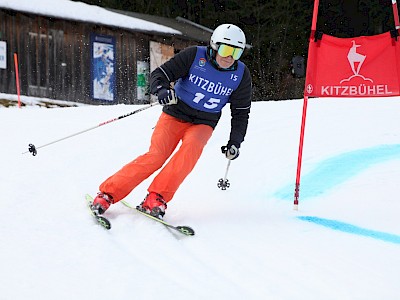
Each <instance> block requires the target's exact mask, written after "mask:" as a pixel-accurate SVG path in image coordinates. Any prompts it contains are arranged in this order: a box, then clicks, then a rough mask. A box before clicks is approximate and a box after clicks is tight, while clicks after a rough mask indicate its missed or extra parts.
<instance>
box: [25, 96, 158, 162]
mask: <svg viewBox="0 0 400 300" xmlns="http://www.w3.org/2000/svg"><path fill="white" fill-rule="evenodd" d="M155 105H158V102H154V103H151V104H149V105H147V106H144V107H142V108H139V109H137V110H134V111H132V112H130V113H128V114H125V115H122V116H119V117H117V118H114V119H111V120H108V121H105V122H102V123H100V124H98V125H96V126H93V127H91V128H88V129H85V130H82V131H80V132H77V133H74V134H71V135H69V136H66V137H63V138H61V139H58V140H56V141H53V142H50V143H47V144H45V145H42V146H39V147H35V145H33V144H29V148H28V151H25V152H23V153H22V154H25V153H28V152H30V153H32V155H33V156H35V155H36V154H37V149H40V148H44V147H47V146H49V145H52V144H55V143H58V142H61V141H63V140H66V139H69V138H71V137H74V136H77V135H79V134H82V133H85V132H88V131H90V130H93V129H96V128H98V127H100V126H103V125H106V124H109V123H112V122H114V121H118V120H121V119H123V118H126V117H129V116H132V115H134V114H137V113H138V112H141V111H144V110H146V109H148V108H150V107H153V106H155Z"/></svg>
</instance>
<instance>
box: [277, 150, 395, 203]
mask: <svg viewBox="0 0 400 300" xmlns="http://www.w3.org/2000/svg"><path fill="white" fill-rule="evenodd" d="M391 159H400V144H394V145H380V146H376V147H372V148H365V149H360V150H356V151H351V152H346V153H342V154H340V155H337V156H334V157H331V158H328V159H326V160H324V161H322V162H320V163H319V164H318V165H317V166H316V168H315V169H314V170H313V171H311V172H310V173H308V174H306V175H304V176H302V177H301V182H300V195H301V199H302V200H305V199H307V198H311V197H315V196H318V195H321V194H323V193H325V192H327V191H329V190H330V189H332V188H334V187H335V186H337V185H339V184H341V183H343V182H345V181H346V180H349V179H350V178H352V177H354V176H356V175H357V174H359V173H361V172H362V171H364V170H366V169H368V168H370V167H371V166H373V165H376V164H378V163H381V162H384V161H388V160H391ZM293 194H294V183H293V184H291V185H287V186H285V187H283V188H281V189H280V190H278V191H277V192H275V193H274V196H275V197H276V198H279V199H284V200H293Z"/></svg>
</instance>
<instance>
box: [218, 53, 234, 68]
mask: <svg viewBox="0 0 400 300" xmlns="http://www.w3.org/2000/svg"><path fill="white" fill-rule="evenodd" d="M215 60H216V61H217V64H218V65H219V66H220V67H221V68H223V69H228V68H230V67H232V65H233V63H234V62H235V60H234V59H233V57H232V56H231V55H229V56H227V57H222V56H221V55H219V54H218V53H217V55H216V57H215Z"/></svg>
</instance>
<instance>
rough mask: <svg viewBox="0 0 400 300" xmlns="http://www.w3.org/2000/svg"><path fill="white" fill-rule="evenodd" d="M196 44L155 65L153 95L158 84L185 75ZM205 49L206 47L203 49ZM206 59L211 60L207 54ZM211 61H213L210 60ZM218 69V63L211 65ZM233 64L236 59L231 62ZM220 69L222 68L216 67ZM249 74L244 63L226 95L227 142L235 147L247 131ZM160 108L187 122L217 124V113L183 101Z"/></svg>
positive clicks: (152, 74) (194, 55)
mask: <svg viewBox="0 0 400 300" xmlns="http://www.w3.org/2000/svg"><path fill="white" fill-rule="evenodd" d="M196 51H197V48H196V47H195V46H194V47H189V48H186V49H185V50H182V51H181V52H179V53H178V54H176V55H175V56H174V57H173V58H171V59H170V60H169V61H167V62H165V63H164V64H163V65H161V66H160V67H158V68H156V69H155V70H154V71H153V72H152V73H151V76H150V91H151V93H152V94H153V95H156V93H157V91H158V88H157V87H158V86H163V87H165V88H168V89H169V88H171V85H170V83H171V82H175V81H177V80H178V79H179V78H181V77H185V76H188V74H189V70H190V67H191V65H192V63H193V60H194V59H195V57H196ZM207 52H208V53H209V52H210V51H207ZM207 59H209V60H212V58H211V57H209V56H208V57H207ZM213 65H214V64H213ZM215 67H216V68H217V69H218V66H216V65H215ZM234 67H236V63H235V65H234ZM219 70H220V71H221V72H224V70H221V69H219ZM251 86H252V84H251V76H250V71H249V69H248V68H247V67H245V70H244V74H243V78H242V81H241V82H240V84H239V87H238V88H237V89H236V90H235V91H234V92H233V93H232V95H231V96H230V100H229V102H230V104H231V116H232V119H231V133H230V142H231V143H232V144H234V145H235V146H237V147H240V144H241V143H242V142H243V140H244V137H245V135H246V131H247V125H248V119H249V113H250V106H251ZM163 112H165V113H166V114H169V115H171V116H173V117H175V118H178V119H181V120H184V121H187V122H191V123H193V124H206V125H209V126H211V127H212V128H213V129H214V128H215V126H217V123H218V121H219V119H220V118H221V113H209V112H204V111H200V110H197V109H194V108H191V107H190V106H188V105H187V104H185V103H184V102H183V101H178V103H177V104H175V105H166V106H164V107H163Z"/></svg>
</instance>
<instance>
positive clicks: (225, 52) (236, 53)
mask: <svg viewBox="0 0 400 300" xmlns="http://www.w3.org/2000/svg"><path fill="white" fill-rule="evenodd" d="M242 53H243V49H242V48H236V47H232V46H229V45H225V44H220V45H219V47H218V54H219V55H221V56H222V57H227V56H232V57H233V59H234V60H238V59H239V58H240V56H242Z"/></svg>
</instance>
